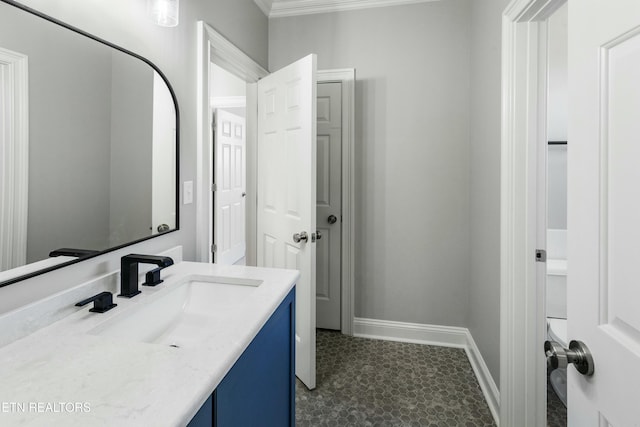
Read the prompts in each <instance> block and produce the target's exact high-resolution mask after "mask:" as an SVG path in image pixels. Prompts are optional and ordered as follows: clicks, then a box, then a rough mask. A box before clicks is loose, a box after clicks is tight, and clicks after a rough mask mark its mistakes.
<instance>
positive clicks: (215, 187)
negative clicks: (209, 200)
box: [211, 182, 218, 191]
mask: <svg viewBox="0 0 640 427" xmlns="http://www.w3.org/2000/svg"><path fill="white" fill-rule="evenodd" d="M211 191H218V185H217V184H216V183H215V182H214V183H213V184H211Z"/></svg>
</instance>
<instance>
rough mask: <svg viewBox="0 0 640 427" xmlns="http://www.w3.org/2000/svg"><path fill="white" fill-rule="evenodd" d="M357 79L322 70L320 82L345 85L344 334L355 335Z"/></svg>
mask: <svg viewBox="0 0 640 427" xmlns="http://www.w3.org/2000/svg"><path fill="white" fill-rule="evenodd" d="M355 79H356V71H355V70H354V69H353V68H347V69H337V70H318V83H328V82H341V83H342V141H343V144H342V243H341V249H342V260H341V263H342V273H341V274H342V292H341V295H340V298H341V301H340V304H341V309H340V317H341V332H342V333H343V334H345V335H353V322H354V283H355V269H354V265H355V214H354V206H355V108H354V104H355Z"/></svg>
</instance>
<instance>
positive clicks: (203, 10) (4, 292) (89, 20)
mask: <svg viewBox="0 0 640 427" xmlns="http://www.w3.org/2000/svg"><path fill="white" fill-rule="evenodd" d="M23 3H24V4H26V5H27V6H30V7H33V8H35V9H37V10H40V11H41V12H44V13H47V14H49V15H52V16H53V17H55V18H58V19H61V20H63V21H65V22H67V23H69V24H72V25H75V26H77V27H80V28H82V29H84V30H86V31H89V32H91V33H93V34H95V35H97V36H99V37H103V38H105V39H108V40H110V41H112V42H113V43H116V44H118V45H120V46H122V47H125V48H127V49H129V50H132V51H134V52H136V53H138V54H141V55H142V56H145V57H147V58H149V59H150V60H151V61H153V62H154V63H155V64H156V65H158V66H159V67H160V69H161V70H162V71H163V72H164V73H165V74H166V75H167V77H168V79H169V81H170V82H171V84H172V85H173V88H174V90H175V91H176V95H177V98H178V103H179V107H180V114H181V122H180V126H181V129H180V137H181V141H180V168H181V169H180V179H181V181H188V180H192V181H195V179H196V84H197V83H196V78H195V76H196V21H197V20H204V21H206V22H208V23H209V24H210V25H212V26H213V27H214V28H216V29H217V30H218V31H219V32H221V33H222V34H224V35H225V37H227V38H228V39H229V40H230V41H231V42H232V43H234V44H235V45H237V46H238V47H239V48H240V49H242V50H243V51H244V52H246V53H247V54H248V55H249V56H250V57H252V58H253V59H254V60H256V61H257V62H258V63H260V64H261V65H262V66H263V67H265V68H266V66H267V37H268V31H267V27H268V20H267V18H266V17H265V16H264V15H263V14H262V12H261V11H260V9H259V8H258V7H257V6H256V5H255V3H254V2H253V0H188V1H182V2H180V25H179V26H178V27H175V28H161V27H158V26H156V25H155V24H153V23H152V22H151V21H150V20H149V19H148V18H147V16H146V2H145V1H130V0H110V1H109V2H105V1H104V0H83V1H81V2H51V1H50V0H23ZM106 157H108V155H106V156H105V158H106ZM103 163H104V164H106V163H107V162H106V161H105V162H103ZM195 213H196V212H195V203H193V204H190V205H180V228H181V229H180V231H178V232H175V233H170V234H167V235H165V236H161V237H158V238H156V239H153V240H151V241H149V242H145V243H141V244H138V245H136V246H133V247H129V248H127V249H125V250H122V251H117V252H114V253H111V254H107V255H103V256H101V257H98V258H95V259H92V260H88V261H84V262H82V263H79V264H76V265H74V266H71V267H67V268H65V269H62V270H57V271H55V272H52V273H49V274H46V275H43V276H38V277H36V278H33V279H30V280H28V281H23V282H20V283H19V284H16V285H12V286H6V287H3V288H0V312H4V311H7V310H9V309H11V308H13V307H16V306H19V305H21V304H25V303H27V302H29V301H32V300H34V299H37V298H41V297H43V296H44V295H48V294H51V293H54V292H57V291H59V290H60V289H64V288H66V287H70V286H74V285H77V284H79V283H82V282H83V281H85V280H88V279H89V278H91V277H94V276H95V275H97V274H101V273H103V272H105V271H109V270H115V269H118V268H119V256H121V255H122V254H124V253H129V252H149V253H153V252H160V251H163V250H165V249H167V248H170V247H172V246H174V245H176V244H180V245H183V246H184V257H185V259H186V260H191V259H194V258H195V247H196V245H195V226H196V221H195V216H196V215H195Z"/></svg>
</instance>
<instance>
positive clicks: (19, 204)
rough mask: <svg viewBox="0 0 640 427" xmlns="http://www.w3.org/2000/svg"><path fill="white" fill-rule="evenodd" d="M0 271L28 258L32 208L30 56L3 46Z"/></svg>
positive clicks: (0, 64) (0, 55)
mask: <svg viewBox="0 0 640 427" xmlns="http://www.w3.org/2000/svg"><path fill="white" fill-rule="evenodd" d="M0 88H1V89H2V90H1V91H0V93H1V94H2V96H1V97H0V123H3V124H4V126H3V129H2V131H1V132H0V150H1V151H2V152H3V156H2V158H1V159H0V160H1V162H0V173H1V174H2V180H0V182H1V183H2V186H0V205H2V206H5V207H6V206H8V207H10V208H9V209H3V213H2V214H1V215H0V231H1V232H0V236H2V240H1V241H0V271H3V270H8V269H11V268H15V267H19V266H22V265H24V264H26V262H27V214H28V208H29V199H28V189H29V71H28V57H27V56H26V55H23V54H21V53H17V52H12V51H10V50H7V49H3V48H1V47H0Z"/></svg>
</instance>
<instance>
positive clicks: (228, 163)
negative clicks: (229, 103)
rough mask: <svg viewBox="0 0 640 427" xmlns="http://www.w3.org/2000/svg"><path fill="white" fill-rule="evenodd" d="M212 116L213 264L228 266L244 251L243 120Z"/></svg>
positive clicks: (226, 114) (228, 115)
mask: <svg viewBox="0 0 640 427" xmlns="http://www.w3.org/2000/svg"><path fill="white" fill-rule="evenodd" d="M215 114H216V117H215V123H216V126H215V136H214V138H215V139H214V144H213V145H214V164H215V168H214V170H215V191H214V197H213V203H214V215H215V220H214V221H213V243H214V245H215V248H216V251H215V253H214V262H215V263H217V264H224V265H231V264H234V263H236V262H237V261H238V260H240V259H241V258H243V257H244V255H245V251H246V243H245V196H246V185H245V181H246V178H245V176H246V174H245V165H246V135H245V133H246V132H245V119H244V118H243V117H240V116H237V115H235V114H232V113H229V112H228V111H224V110H220V109H218V110H216V112H215Z"/></svg>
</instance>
